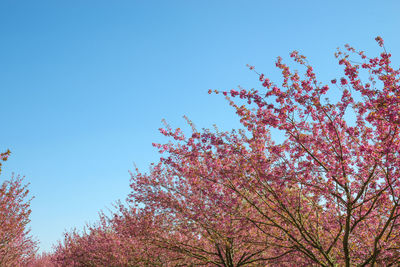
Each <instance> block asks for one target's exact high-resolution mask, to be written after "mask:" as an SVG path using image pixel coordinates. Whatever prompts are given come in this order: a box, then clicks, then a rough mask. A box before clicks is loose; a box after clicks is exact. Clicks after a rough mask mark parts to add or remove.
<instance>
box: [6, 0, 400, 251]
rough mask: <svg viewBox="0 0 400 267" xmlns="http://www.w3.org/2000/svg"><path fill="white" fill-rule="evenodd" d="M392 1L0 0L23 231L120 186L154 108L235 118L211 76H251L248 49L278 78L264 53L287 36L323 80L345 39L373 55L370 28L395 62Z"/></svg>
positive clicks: (58, 233)
mask: <svg viewBox="0 0 400 267" xmlns="http://www.w3.org/2000/svg"><path fill="white" fill-rule="evenodd" d="M322 3H323V4H322ZM399 10H400V2H399V1H365V0H364V1H252V0H248V1H232V0H231V1H217V0H213V1H211V0H209V1H207V0H203V1H194V0H185V1H174V0H169V1H162V0H160V1H152V0H147V1H134V0H131V1H123V0H118V1H103V0H85V1H76V0H75V1H50V0H49V1H43V0H35V1H11V0H10V1H8V0H3V1H1V2H0V36H1V42H0V90H1V100H0V101H1V109H2V117H1V118H2V120H1V131H0V150H1V151H4V150H6V149H7V148H9V149H10V150H11V151H12V155H11V157H10V159H9V161H8V162H6V163H5V165H4V168H3V170H4V171H3V173H2V175H1V176H0V181H2V180H4V179H6V178H9V177H10V176H11V173H13V172H14V173H17V174H21V175H24V176H26V181H27V182H29V183H30V190H31V195H34V196H35V199H34V200H33V202H32V206H31V207H32V216H31V219H32V222H31V228H32V234H33V235H34V236H36V237H37V238H38V240H40V242H41V249H42V250H44V251H46V250H47V251H49V250H50V248H51V245H52V244H54V243H55V242H56V241H57V240H58V239H60V238H61V237H62V233H63V232H64V231H65V230H69V229H71V228H73V227H77V228H79V229H80V228H82V226H84V224H85V223H86V222H94V221H96V219H97V214H98V212H99V211H100V210H104V209H107V208H110V207H111V204H112V203H113V202H114V201H116V200H118V199H122V200H124V199H125V198H126V196H127V194H128V193H129V179H130V176H129V174H128V171H129V170H133V169H134V167H133V163H134V162H135V163H136V165H137V166H138V167H139V168H140V169H141V170H144V171H146V170H147V169H148V166H149V164H150V163H151V162H155V161H157V159H158V157H159V155H158V154H157V151H156V149H154V148H153V147H152V145H151V143H152V142H165V141H166V140H165V139H164V138H163V137H162V136H161V134H159V132H158V128H159V127H161V126H162V123H161V119H163V118H165V119H166V120H167V121H168V122H169V123H170V124H171V126H173V127H183V128H184V126H185V121H184V119H183V118H182V116H183V115H187V116H188V117H189V118H190V119H191V120H193V121H194V123H195V124H196V125H197V127H199V128H201V127H207V128H209V127H212V125H213V124H217V125H218V126H219V127H220V128H221V129H224V130H229V129H231V128H237V127H238V126H239V124H238V120H237V118H236V117H235V114H234V112H233V110H232V109H231V108H230V107H229V106H228V104H227V103H226V101H225V100H224V99H223V97H221V96H215V95H208V94H207V91H208V89H210V88H212V89H222V90H224V89H227V90H230V89H232V88H236V87H237V86H238V85H241V86H243V87H245V88H252V87H257V86H259V83H258V82H257V77H256V76H255V75H254V73H252V72H250V71H249V70H248V69H247V68H246V67H245V65H246V64H247V63H249V64H252V65H255V66H256V67H257V69H258V70H260V71H261V72H263V73H265V74H266V76H268V77H270V78H272V80H278V81H279V72H278V71H277V70H276V69H275V67H274V61H275V58H276V57H277V56H283V57H284V58H285V59H287V61H289V56H288V55H289V52H290V51H292V50H295V49H296V50H299V51H300V52H301V53H303V54H305V55H307V56H308V58H309V61H310V62H311V64H312V65H313V66H314V68H315V70H316V72H317V74H318V75H319V77H320V79H321V81H325V82H328V81H329V80H330V79H332V78H338V77H340V76H341V75H342V73H341V69H340V68H339V67H338V66H337V64H336V60H335V58H334V57H333V53H334V52H335V49H336V47H338V46H343V45H344V44H345V43H350V44H352V45H353V46H355V47H357V48H360V49H362V50H366V51H368V52H371V53H372V54H373V55H375V54H377V53H378V52H379V51H380V50H379V49H378V47H377V45H376V44H375V42H374V38H375V37H376V36H377V35H380V36H382V37H383V38H384V39H385V43H386V47H387V49H388V50H389V51H391V52H392V54H393V58H394V62H399V61H400V60H399V58H400V37H399V34H398V32H399V28H400V16H398V11H399ZM397 65H398V64H397Z"/></svg>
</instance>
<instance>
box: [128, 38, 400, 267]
mask: <svg viewBox="0 0 400 267" xmlns="http://www.w3.org/2000/svg"><path fill="white" fill-rule="evenodd" d="M376 40H377V42H378V44H379V45H380V46H381V47H382V50H383V52H382V53H381V55H380V56H378V57H372V58H370V57H367V55H366V54H365V53H364V52H362V51H357V50H355V49H354V48H352V47H350V46H348V45H347V46H346V47H345V50H344V51H341V50H338V52H337V53H336V54H335V55H336V57H337V59H338V61H339V65H341V66H343V68H344V76H343V77H342V78H340V80H339V81H337V80H336V79H333V80H332V81H331V84H332V85H331V86H329V85H324V84H322V83H320V82H318V81H317V78H316V74H315V73H314V70H313V68H312V67H311V65H310V64H309V63H308V61H307V60H306V58H305V57H304V56H302V55H300V54H299V53H298V52H297V51H294V52H293V53H291V57H292V58H293V59H294V61H295V62H296V63H298V64H299V65H300V67H304V69H305V73H304V75H303V76H302V75H300V74H299V72H298V71H292V69H291V68H290V67H289V66H288V65H286V64H285V63H283V60H282V59H281V58H278V60H277V62H276V66H277V67H278V68H279V69H280V70H281V72H282V75H283V82H282V84H281V85H279V86H278V85H276V84H274V83H273V82H271V81H270V80H269V79H268V78H266V77H265V75H264V74H260V73H258V72H255V73H256V74H257V75H258V78H259V80H260V82H261V85H262V88H263V89H262V90H261V89H259V90H255V89H252V90H245V89H242V88H240V90H239V91H237V90H231V91H229V92H228V91H222V92H220V91H218V90H214V92H215V93H217V94H218V93H222V94H224V95H225V96H226V97H227V99H228V101H229V103H230V105H232V106H233V107H234V108H235V109H236V113H237V114H238V115H239V117H240V120H241V123H242V124H243V126H244V130H243V131H239V132H232V133H220V132H218V131H216V132H211V131H209V130H203V131H200V132H198V131H196V130H195V129H194V130H193V134H192V135H191V136H190V137H185V136H184V135H183V134H182V133H181V132H180V130H179V129H177V130H172V129H169V128H168V127H167V129H163V130H162V132H163V133H164V134H165V135H166V136H171V137H172V138H173V142H170V143H168V144H165V145H156V146H157V147H159V148H160V150H161V152H167V153H168V155H167V157H165V158H162V159H161V162H160V163H159V164H158V165H155V167H154V169H153V170H152V172H151V173H150V174H149V175H142V174H140V173H139V174H137V175H134V176H133V178H132V189H133V192H132V194H131V197H132V198H133V199H134V200H135V201H138V202H140V203H143V204H145V205H147V206H150V207H153V208H155V209H158V210H162V211H163V212H165V213H171V214H173V216H175V218H177V220H178V221H179V222H184V224H186V225H196V227H197V229H203V230H204V232H206V233H203V232H201V231H197V232H196V231H194V232H195V233H196V235H198V236H201V238H204V239H205V240H210V239H211V240H212V237H211V236H212V235H211V234H210V233H209V232H207V229H212V231H213V232H216V233H223V234H221V235H220V237H222V239H224V238H226V237H229V238H232V239H237V238H238V239H239V240H240V242H244V243H246V244H249V245H250V244H251V245H253V246H256V247H257V248H259V247H260V246H261V247H263V248H264V251H263V253H265V254H266V256H264V255H263V257H262V259H264V260H267V261H268V262H270V263H271V264H280V265H284V264H289V265H290V263H289V261H290V260H292V261H293V260H296V261H297V262H300V263H301V264H304V265H313V264H314V265H321V266H337V265H343V266H353V265H360V266H366V265H371V266H374V265H377V264H379V265H388V266H389V265H398V264H399V261H400V260H399V259H400V254H399V252H400V251H399V249H400V248H399V247H398V244H399V243H400V240H399V234H400V232H399V223H398V218H399V215H400V212H399V211H400V210H399V205H400V198H399V197H400V195H399V194H400V182H399V178H400V177H399V166H400V165H399V164H400V161H399V159H400V157H399V151H400V147H399V146H400V139H399V122H400V103H399V102H400V86H399V73H400V72H399V70H398V69H394V68H393V67H392V66H391V61H390V58H391V55H390V54H389V53H387V52H386V50H385V48H384V45H383V40H382V39H381V38H380V37H378V38H377V39H376ZM355 57H358V58H359V61H360V62H357V61H356V60H357V59H356V58H355ZM249 67H250V69H251V70H253V71H255V70H254V67H252V66H249ZM364 76H366V77H367V81H365V82H363V81H362V79H361V77H364ZM211 92H212V91H211V90H210V93H211ZM335 95H340V97H339V99H338V100H335V99H333V100H332V97H333V98H334V96H335ZM229 96H230V97H231V98H230V97H229ZM237 98H240V99H242V100H245V101H247V103H244V104H240V103H243V102H242V101H241V100H240V99H238V100H237ZM330 98H331V99H330ZM352 116H353V117H354V119H352ZM271 129H277V130H279V131H280V132H282V133H283V134H284V136H285V140H284V141H283V142H282V143H276V142H274V141H273V140H272V139H271V137H270V130H271ZM236 222H240V223H238V224H236ZM229 226H232V228H230V227H229ZM251 226H253V228H251ZM241 229H245V230H244V232H246V231H248V232H249V233H253V232H254V233H255V235H254V239H253V236H251V234H250V235H249V236H251V238H250V239H251V240H245V239H242V238H241V236H243V235H242V234H240V231H241ZM191 230H192V231H193V229H191ZM201 238H200V239H201ZM166 243H167V242H166ZM215 243H216V244H219V243H220V241H217V242H214V244H215ZM221 243H222V242H221ZM244 243H243V244H244ZM185 246H186V244H181V245H180V247H181V248H182V251H183V250H184V249H183V248H184V247H185ZM200 247H202V246H200ZM210 247H212V246H210ZM217 251H218V249H217ZM236 251H237V250H236ZM239 251H240V250H239ZM250 251H254V248H251V249H250ZM208 252H209V251H207V253H208ZM241 252H243V251H241ZM187 253H188V254H189V255H190V253H193V252H192V251H188V252H187ZM246 253H248V252H244V254H246ZM239 255H240V253H239ZM239 258H240V256H239ZM221 263H224V262H223V261H222V262H221ZM213 264H216V262H213ZM225 266H232V265H225Z"/></svg>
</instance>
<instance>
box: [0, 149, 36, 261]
mask: <svg viewBox="0 0 400 267" xmlns="http://www.w3.org/2000/svg"><path fill="white" fill-rule="evenodd" d="M9 154H10V152H9V151H7V152H6V153H2V154H1V155H0V158H1V159H2V160H6V159H7V157H8V155H9ZM28 193H29V190H28V189H27V185H23V178H22V177H20V176H17V177H12V178H11V179H10V180H6V181H4V182H3V183H2V184H1V185H0V266H10V267H11V266H26V265H27V264H28V263H29V261H30V260H31V259H32V258H33V256H34V255H35V253H36V250H37V242H36V241H35V240H34V239H33V238H32V237H31V236H30V235H29V231H30V230H29V228H28V226H27V225H28V223H29V222H30V219H29V216H30V213H31V210H30V201H31V199H29V198H28Z"/></svg>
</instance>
